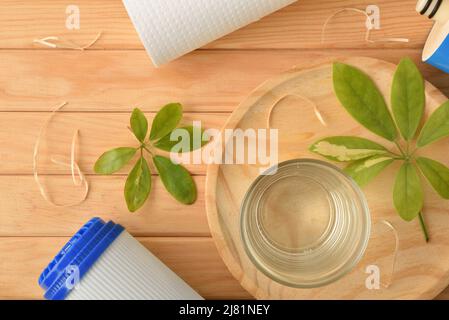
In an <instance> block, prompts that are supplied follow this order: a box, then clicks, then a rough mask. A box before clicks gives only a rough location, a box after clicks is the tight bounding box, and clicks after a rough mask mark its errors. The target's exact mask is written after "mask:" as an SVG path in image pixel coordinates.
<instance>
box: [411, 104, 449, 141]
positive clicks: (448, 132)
mask: <svg viewBox="0 0 449 320" xmlns="http://www.w3.org/2000/svg"><path fill="white" fill-rule="evenodd" d="M447 136H449V101H447V102H445V103H444V104H442V105H441V106H440V107H438V109H436V110H435V111H434V112H433V113H432V114H431V116H430V117H429V119H428V120H427V121H426V123H425V124H424V127H423V128H422V130H421V133H420V135H419V137H418V140H417V142H416V145H417V146H418V147H424V146H426V145H428V144H430V143H432V142H435V141H437V140H439V139H441V138H444V137H447Z"/></svg>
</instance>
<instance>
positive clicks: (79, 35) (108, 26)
mask: <svg viewBox="0 0 449 320" xmlns="http://www.w3.org/2000/svg"><path fill="white" fill-rule="evenodd" d="M69 4H76V5H78V6H79V8H80V13H81V15H80V16H81V23H80V29H79V30H67V29H66V27H65V20H66V17H67V16H66V14H65V9H66V6H67V5H69ZM370 4H373V3H372V1H368V0H363V1H360V0H321V1H316V0H299V1H298V2H296V3H294V4H292V5H290V6H288V7H286V8H284V9H281V10H279V11H278V12H275V13H274V14H272V15H270V16H268V17H265V18H263V19H261V20H260V21H257V22H255V23H253V24H251V25H248V26H246V27H244V28H242V29H240V30H238V31H236V32H234V33H232V34H230V35H227V36H225V37H223V38H222V39H219V40H217V41H215V42H213V43H211V44H209V45H207V46H206V48H208V49H209V48H215V49H217V48H227V49H236V48H238V49H242V48H245V49H248V48H257V49H261V48H263V49H267V48H329V47H343V48H366V47H372V45H370V44H368V43H366V42H365V41H364V32H365V25H364V22H365V19H364V17H363V16H362V15H361V14H357V13H350V12H349V13H342V14H340V15H339V16H337V17H336V18H335V19H333V20H332V21H331V23H330V24H329V29H328V32H327V33H326V41H325V42H324V43H321V41H320V35H321V29H322V26H323V24H324V22H325V21H326V19H327V17H328V16H330V15H331V14H332V13H334V12H335V11H337V10H339V9H341V8H348V7H353V8H358V9H362V10H364V9H365V8H366V7H367V6H368V5H370ZM375 4H376V5H377V6H379V8H380V18H381V22H380V23H381V29H380V30H375V31H374V32H373V39H380V38H385V37H405V38H408V39H410V42H409V43H388V42H387V43H382V44H378V45H380V46H382V47H392V48H399V47H408V48H421V47H422V46H423V43H424V41H425V39H426V37H427V33H428V31H429V28H430V26H431V22H430V21H429V20H427V19H425V18H423V17H421V16H419V14H418V13H416V11H415V5H416V1H415V0H396V1H389V0H378V1H376V3H375ZM99 31H103V32H104V34H103V36H102V37H101V39H100V40H99V41H98V43H97V44H96V45H95V46H94V47H93V49H142V48H143V46H142V44H141V43H140V41H139V38H138V36H137V33H136V31H135V30H134V28H133V26H132V23H131V21H130V19H129V18H128V16H127V13H126V10H125V8H124V7H123V4H122V2H121V1H120V0H112V1H111V0H78V1H77V2H76V3H71V2H67V1H62V0H58V1H54V0H34V1H32V2H28V3H24V2H23V1H19V0H3V1H2V10H1V11H0V47H2V48H39V47H38V46H37V45H35V44H33V43H32V41H33V39H36V38H43V37H46V36H50V35H51V36H63V37H66V38H67V39H70V40H72V41H75V42H76V43H78V44H80V45H84V44H87V43H89V42H90V41H91V40H92V39H93V38H94V37H95V35H96V34H97V33H98V32H99Z"/></svg>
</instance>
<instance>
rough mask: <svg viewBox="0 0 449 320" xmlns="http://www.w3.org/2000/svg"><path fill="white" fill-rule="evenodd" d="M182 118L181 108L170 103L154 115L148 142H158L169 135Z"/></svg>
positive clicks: (177, 104) (179, 105)
mask: <svg viewBox="0 0 449 320" xmlns="http://www.w3.org/2000/svg"><path fill="white" fill-rule="evenodd" d="M181 118H182V106H181V104H179V103H170V104H167V105H166V106H164V107H163V108H162V109H161V110H159V112H158V113H157V114H156V116H155V117H154V120H153V124H152V125H151V131H150V140H153V141H154V140H158V139H160V138H162V137H164V136H166V135H167V134H169V133H170V132H171V131H173V129H175V128H176V126H177V125H178V124H179V121H181Z"/></svg>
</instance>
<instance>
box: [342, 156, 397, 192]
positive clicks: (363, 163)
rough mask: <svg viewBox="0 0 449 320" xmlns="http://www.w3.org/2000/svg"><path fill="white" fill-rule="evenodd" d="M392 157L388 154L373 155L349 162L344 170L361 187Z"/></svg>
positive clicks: (386, 164)
mask: <svg viewBox="0 0 449 320" xmlns="http://www.w3.org/2000/svg"><path fill="white" fill-rule="evenodd" d="M393 161H394V159H392V158H391V157H388V156H382V155H381V156H373V157H370V158H368V159H362V160H358V161H355V162H353V163H351V164H349V165H348V166H347V167H346V168H345V169H344V171H345V172H346V173H347V174H349V175H350V176H351V177H352V178H353V179H354V181H355V182H357V184H358V185H359V186H361V187H363V186H365V185H367V184H368V183H369V182H370V181H371V180H372V179H374V178H375V177H376V176H377V175H378V174H379V173H381V172H382V170H384V169H385V168H386V167H387V166H388V165H390V164H391V163H392V162H393Z"/></svg>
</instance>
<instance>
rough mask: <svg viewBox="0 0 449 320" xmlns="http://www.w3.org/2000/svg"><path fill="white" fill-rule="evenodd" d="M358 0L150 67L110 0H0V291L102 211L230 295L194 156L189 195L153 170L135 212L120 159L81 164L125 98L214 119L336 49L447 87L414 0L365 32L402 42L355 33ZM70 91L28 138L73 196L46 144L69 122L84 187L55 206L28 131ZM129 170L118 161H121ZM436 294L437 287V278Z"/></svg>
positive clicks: (117, 123)
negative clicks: (98, 170)
mask: <svg viewBox="0 0 449 320" xmlns="http://www.w3.org/2000/svg"><path fill="white" fill-rule="evenodd" d="M371 3H372V2H371V1H365V0H363V1H360V0H359V1H355V0H354V1H352V0H321V1H316V0H299V1H298V2H297V3H295V4H293V5H291V6H289V7H287V8H284V9H283V10H280V11H278V12H276V13H274V14H272V15H270V16H269V17H266V18H264V19H262V20H261V21H258V22H256V23H254V24H252V25H250V26H247V27H245V28H243V29H241V30H238V31H236V32H234V33H232V34H230V35H228V36H226V37H224V38H222V39H219V40H217V41H215V42H213V43H211V44H209V45H207V46H206V47H204V48H202V49H199V50H197V51H195V52H193V53H190V54H188V55H186V56H184V57H182V58H180V59H178V60H176V61H174V62H171V63H170V64H168V65H165V66H163V67H161V68H159V69H155V68H154V67H153V66H152V65H151V62H150V60H149V58H148V57H147V55H146V52H145V51H144V50H143V46H142V44H141V43H140V41H139V39H138V36H137V34H136V32H135V30H134V28H133V26H132V24H131V22H130V20H129V18H128V16H127V14H126V12H125V9H124V7H123V5H122V3H121V1H119V0H77V1H75V2H73V1H62V0H57V1H56V0H34V1H32V2H31V1H29V2H28V3H25V2H23V1H19V0H2V2H1V4H0V112H1V114H0V298H9V299H11V298H12V299H20V298H25V299H37V298H41V297H42V290H41V289H40V288H39V287H38V285H37V278H38V276H39V273H40V272H41V270H42V269H43V268H44V267H45V265H46V264H47V263H48V262H49V261H50V260H51V259H52V258H53V256H54V255H55V254H56V252H57V251H58V250H59V249H60V248H61V247H62V245H63V244H64V243H65V241H67V240H68V238H69V237H70V236H71V235H72V234H73V233H74V232H76V231H77V229H78V228H79V227H80V226H81V225H82V224H83V223H84V222H86V221H87V220H88V219H89V218H91V217H94V216H100V217H102V218H103V219H113V220H114V221H115V222H118V223H121V224H122V225H124V226H125V227H126V228H127V230H128V231H130V232H131V233H132V234H133V235H134V236H136V237H138V239H139V240H140V241H141V242H142V243H143V244H144V245H145V246H146V247H148V248H149V249H150V250H151V251H152V252H153V253H154V254H155V255H157V256H158V257H159V258H160V259H161V260H162V261H163V262H165V263H166V264H167V265H168V266H169V267H170V268H172V269H173V270H174V271H175V272H176V273H177V274H178V275H180V276H181V277H182V278H183V279H184V280H185V281H186V282H187V283H189V284H190V285H191V286H192V287H193V288H195V289H196V290H197V291H198V292H199V293H200V294H201V295H202V296H204V297H205V298H215V299H222V298H225V299H241V298H246V299H247V298H251V296H250V295H249V294H248V293H247V292H246V291H245V290H243V289H242V288H241V286H240V285H239V283H238V282H237V281H236V280H235V279H234V278H233V277H232V276H231V275H230V273H229V272H228V270H227V269H226V266H225V265H224V264H223V262H222V261H221V259H220V257H219V256H218V253H217V251H216V248H215V246H214V243H213V241H212V239H211V237H210V232H209V228H208V224H207V219H206V212H205V207H204V186H205V166H203V165H197V166H190V167H189V169H190V170H191V171H192V173H193V174H194V179H195V181H196V183H197V185H198V189H199V197H198V201H197V202H196V203H195V204H194V205H192V206H183V205H180V204H178V203H176V202H175V200H172V198H170V197H169V196H168V195H167V193H166V192H165V191H164V190H163V187H162V186H161V183H160V181H158V180H157V179H154V180H155V182H154V189H153V191H152V193H151V195H150V198H149V201H148V202H147V204H146V205H145V206H144V208H143V209H142V210H140V211H139V212H138V213H135V214H131V213H128V212H127V210H126V205H125V203H124V199H123V196H122V188H123V184H124V179H125V175H126V171H125V170H124V171H122V172H119V173H117V174H115V175H113V176H107V177H105V176H97V175H95V174H93V172H92V166H93V163H94V162H95V159H96V157H98V155H99V154H101V153H102V152H103V151H104V150H106V149H108V148H112V147H114V146H120V145H126V144H127V143H132V141H133V140H132V139H133V138H132V137H131V135H130V134H129V133H128V132H127V130H126V126H127V123H128V119H129V113H130V111H131V110H132V109H133V108H134V107H136V106H138V107H140V108H141V109H142V110H144V111H145V112H146V113H147V115H148V116H149V117H150V118H151V117H152V116H154V111H155V110H158V108H159V107H160V106H161V105H163V104H165V103H167V102H171V101H179V102H181V103H183V105H184V108H185V113H186V114H185V117H186V119H187V120H202V121H203V125H204V126H205V127H209V128H219V127H220V126H222V125H223V124H224V122H225V121H226V119H227V117H228V116H229V115H230V113H231V112H232V110H233V109H234V108H235V107H236V106H237V105H238V103H239V102H240V101H241V100H242V99H243V98H244V97H245V96H246V95H247V94H248V93H249V92H250V91H251V90H252V89H254V88H255V87H256V86H257V85H259V84H260V83H261V82H263V81H264V80H266V79H267V78H270V77H272V76H274V75H276V74H278V73H280V72H282V71H284V70H287V69H289V68H291V67H293V66H308V65H310V64H316V63H317V62H319V61H324V60H326V59H330V58H332V57H338V56H354V55H359V56H360V55H362V56H370V57H375V58H380V59H384V60H387V61H391V62H394V63H397V62H398V61H399V59H400V58H401V57H402V56H410V57H412V58H413V59H414V60H415V61H416V62H418V64H419V67H420V69H421V70H422V72H423V74H424V75H425V77H426V78H427V79H428V80H429V81H430V82H432V83H433V84H434V85H435V86H437V87H438V88H439V89H441V90H442V92H443V93H445V94H446V95H449V75H447V74H444V73H443V72H441V71H438V70H437V69H435V68H433V67H430V66H428V65H425V64H423V63H421V62H419V61H420V56H421V49H422V47H423V45H424V42H425V39H426V37H427V34H428V32H429V29H430V28H431V22H430V21H428V20H426V19H425V18H422V17H420V16H419V15H418V14H417V13H416V12H415V11H414V7H415V3H416V1H414V0H396V1H390V0H377V1H376V5H378V6H379V8H380V21H381V25H380V27H381V29H380V30H373V32H372V39H374V40H375V39H381V38H385V37H401V38H408V39H409V40H410V41H409V42H408V43H392V42H376V43H367V42H366V41H364V32H365V24H364V22H365V21H364V20H365V19H364V17H363V16H362V15H361V14H358V13H354V12H343V13H341V14H339V15H338V16H337V17H336V18H335V19H333V20H332V21H331V23H330V24H329V27H328V29H327V32H326V41H325V42H324V43H321V41H320V33H321V28H322V25H323V23H324V22H325V20H326V18H327V17H328V16H329V15H331V14H332V13H333V12H335V11H336V10H339V9H342V8H348V7H355V8H359V9H365V8H366V6H367V5H369V4H371ZM69 4H75V5H78V6H79V8H80V13H81V28H80V30H67V29H66V28H65V19H66V13H65V9H66V6H67V5H69ZM100 31H102V32H103V34H102V36H101V38H100V39H99V41H98V42H97V43H96V44H95V45H94V46H93V47H92V48H91V49H90V50H85V51H75V50H63V49H50V48H48V49H47V48H43V47H42V46H38V45H36V44H33V40H34V39H36V38H43V37H46V36H63V37H64V38H66V39H69V40H71V41H74V42H76V43H78V44H81V45H83V44H86V43H89V42H90V41H91V40H92V39H93V38H94V37H95V35H96V34H97V33H98V32H100ZM63 101H67V102H69V103H68V105H67V106H66V107H65V108H64V110H63V111H62V112H60V113H58V114H57V115H56V116H55V117H54V119H53V121H52V122H51V125H50V127H49V131H48V134H47V135H46V136H45V139H44V142H43V145H42V149H41V162H40V172H41V173H42V180H43V181H44V183H45V185H46V186H47V187H48V190H49V192H50V193H51V195H52V196H53V197H54V198H55V199H57V200H58V201H60V202H70V201H73V200H75V199H77V198H78V197H79V196H80V190H79V189H77V188H74V187H73V186H72V185H71V179H70V174H69V172H67V170H65V169H64V168H60V167H58V166H54V165H53V164H52V163H51V161H50V157H51V156H53V155H65V156H68V155H69V153H70V142H71V138H72V135H73V130H75V129H76V128H78V129H79V130H80V139H79V162H80V166H81V168H82V170H83V171H84V172H86V173H87V178H88V180H89V183H90V187H91V189H90V193H89V196H88V198H87V200H86V201H84V202H83V203H82V204H80V205H77V206H73V207H66V208H57V207H54V206H52V205H50V204H48V203H47V202H46V201H45V200H44V199H43V198H42V197H41V195H40V193H39V191H38V188H37V186H36V184H35V182H34V179H33V175H32V172H33V171H32V157H33V147H34V143H35V140H36V138H37V136H38V133H39V130H40V128H41V126H42V125H43V123H44V121H45V120H46V119H47V118H48V116H49V115H50V112H51V110H52V109H53V108H54V107H55V106H56V105H58V104H60V103H61V102H63ZM127 169H128V170H129V168H127ZM439 298H443V299H444V298H449V289H446V290H445V291H444V292H443V293H442V294H441V295H440V296H439Z"/></svg>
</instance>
